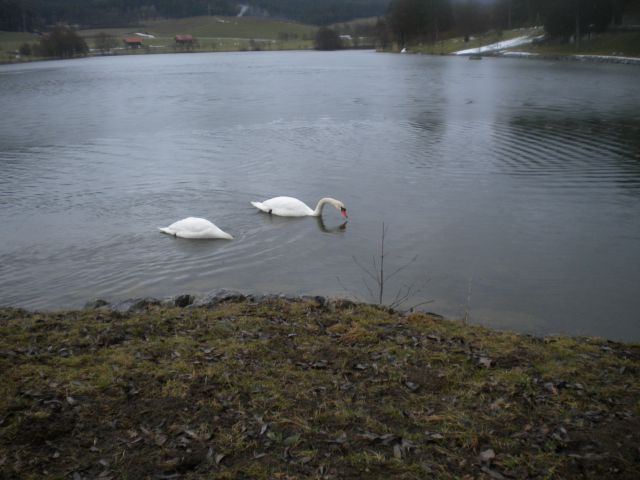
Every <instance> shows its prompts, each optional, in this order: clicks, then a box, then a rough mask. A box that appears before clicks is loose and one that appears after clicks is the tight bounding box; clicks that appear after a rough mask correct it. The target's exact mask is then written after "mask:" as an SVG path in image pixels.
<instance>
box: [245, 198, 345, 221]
mask: <svg viewBox="0 0 640 480" xmlns="http://www.w3.org/2000/svg"><path fill="white" fill-rule="evenodd" d="M327 204H328V205H333V206H334V207H335V208H336V209H337V210H339V211H340V215H342V216H343V217H344V218H347V209H346V207H345V206H344V203H342V202H341V201H340V200H336V199H335V198H330V197H325V198H321V199H320V201H319V202H318V205H316V209H315V210H312V209H311V208H309V207H308V206H307V205H306V204H305V203H304V202H302V201H300V200H298V199H297V198H293V197H274V198H270V199H269V200H265V201H264V202H251V205H253V206H254V207H256V208H257V209H258V210H261V211H263V212H266V213H268V214H270V215H278V216H280V217H319V216H320V215H322V209H323V208H324V206H325V205H327Z"/></svg>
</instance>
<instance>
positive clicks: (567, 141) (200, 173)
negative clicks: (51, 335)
mask: <svg viewBox="0 0 640 480" xmlns="http://www.w3.org/2000/svg"><path fill="white" fill-rule="evenodd" d="M0 104H2V106H3V114H2V116H0V234H1V237H2V242H0V302H1V303H3V304H9V305H20V306H25V307H31V308H58V307H69V306H81V305H83V304H84V303H85V302H86V301H87V300H89V299H92V298H95V297H106V298H108V299H114V300H115V299H123V298H128V297H134V296H146V295H153V296H169V295H173V294H177V293H202V292H206V291H209V290H212V289H214V288H220V287H225V288H238V289H242V290H245V291H256V292H287V293H292V294H297V293H304V294H306V293H313V294H325V295H344V294H345V289H344V288H343V286H346V287H347V289H348V290H350V291H353V292H354V293H356V294H357V295H359V296H360V297H363V298H364V297H367V296H368V292H367V291H366V288H365V287H364V286H363V283H362V271H361V269H359V268H358V266H357V265H356V264H355V262H354V261H353V258H354V257H356V258H358V259H367V260H368V259H372V258H375V257H376V255H378V254H379V242H380V227H381V225H382V223H383V222H384V223H385V225H388V226H389V232H388V235H387V237H386V239H385V242H386V243H385V249H387V248H388V252H387V256H386V257H385V265H387V266H388V267H389V270H388V271H390V272H391V271H394V269H396V268H398V267H399V266H401V265H405V264H409V265H408V267H407V268H406V269H404V270H402V272H401V275H398V276H397V277H395V278H394V279H392V281H391V282H390V284H389V285H388V291H389V292H395V291H398V289H400V288H406V286H412V285H425V284H426V285H428V286H427V288H424V289H422V291H421V292H420V293H419V294H417V295H416V296H414V297H413V298H411V299H409V302H408V304H416V303H420V302H421V301H425V300H429V299H434V302H433V303H432V304H430V305H429V309H432V310H434V311H438V312H440V313H443V314H445V315H448V316H452V317H461V316H462V315H463V313H464V312H465V311H466V310H468V311H469V312H470V316H471V320H472V321H475V322H478V323H483V324H487V325H494V326H499V327H502V328H512V329H517V330H521V331H528V332H536V333H549V332H569V333H574V334H599V335H603V336H608V337H614V338H622V339H636V340H637V339H640V322H639V321H638V320H637V319H636V318H637V315H636V312H637V311H638V310H639V309H640V299H639V298H638V296H637V294H636V289H637V285H638V284H640V269H639V268H638V265H640V222H638V220H637V219H638V212H639V211H640V195H639V193H640V114H639V113H638V112H640V108H639V107H640V95H639V93H638V89H637V68H636V67H633V66H617V65H588V64H564V63H561V62H556V63H547V62H537V61H518V60H507V59H486V61H483V62H468V61H465V59H458V58H448V57H421V56H404V55H403V56H399V55H385V54H375V53H372V52H339V53H331V54H325V53H319V52H283V53H279V52H269V53H266V52H260V53H249V52H245V53H242V54H223V53H219V54H194V55H153V56H142V57H138V56H132V57H109V58H91V59H82V60H74V61H60V62H46V63H40V64H35V63H34V64H30V65H6V66H0ZM277 195H291V196H294V197H297V198H300V199H302V200H303V201H305V202H307V203H309V202H311V203H313V202H314V200H315V199H317V198H321V197H325V196H332V197H335V198H340V199H342V200H344V201H345V203H346V204H347V206H348V208H349V223H348V225H347V223H346V222H344V223H341V222H342V218H341V217H340V215H339V213H337V212H335V211H333V209H325V212H324V215H323V217H321V218H316V219H314V218H299V219H292V218H280V217H274V216H269V215H264V214H261V213H258V212H256V211H255V209H254V208H253V207H251V205H250V204H249V202H250V201H251V200H255V199H256V198H270V197H273V196H277ZM187 216H196V217H203V218H207V219H209V220H211V221H212V222H214V223H215V224H216V225H218V226H220V228H222V229H223V230H225V231H228V232H229V233H230V234H232V235H233V236H234V238H235V240H233V241H231V242H215V241H213V242H204V241H203V242H192V241H188V240H181V239H174V238H171V237H168V236H166V235H161V234H160V233H158V231H157V227H159V226H162V225H168V224H170V223H172V222H173V221H175V220H176V219H179V218H184V217H187ZM415 256H417V259H416V260H415V261H412V259H413V258H414V257H415ZM363 261H366V260H363ZM338 279H339V280H338ZM470 292H472V294H471V295H469V293H470ZM387 300H388V301H392V300H393V299H387Z"/></svg>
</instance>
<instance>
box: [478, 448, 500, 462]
mask: <svg viewBox="0 0 640 480" xmlns="http://www.w3.org/2000/svg"><path fill="white" fill-rule="evenodd" d="M478 458H479V459H480V461H481V462H482V463H491V460H493V459H494V458H496V452H494V451H493V448H488V449H486V450H483V451H482V452H480V455H478Z"/></svg>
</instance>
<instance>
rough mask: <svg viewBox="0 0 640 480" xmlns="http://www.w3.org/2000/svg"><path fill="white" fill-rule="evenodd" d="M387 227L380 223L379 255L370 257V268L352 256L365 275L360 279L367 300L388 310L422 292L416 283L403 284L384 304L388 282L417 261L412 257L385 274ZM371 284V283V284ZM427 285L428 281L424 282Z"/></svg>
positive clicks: (412, 307) (414, 305) (411, 307)
mask: <svg viewBox="0 0 640 480" xmlns="http://www.w3.org/2000/svg"><path fill="white" fill-rule="evenodd" d="M387 230H388V226H385V224H384V222H383V223H382V233H381V239H380V255H379V256H375V255H374V256H372V258H371V266H370V267H367V266H366V265H363V264H362V262H360V261H359V260H358V258H357V257H356V256H355V255H353V256H352V258H353V261H354V263H355V264H356V265H357V266H358V268H360V270H362V271H363V272H364V273H365V276H364V277H363V278H362V283H363V284H364V286H365V288H366V289H367V292H368V294H369V298H370V300H371V301H373V302H376V303H377V304H378V305H387V306H388V307H389V308H399V307H401V306H402V305H403V304H405V303H406V302H407V301H409V300H410V299H411V298H413V297H415V296H416V295H418V294H420V293H421V292H422V290H421V289H420V288H417V287H416V283H415V282H413V283H409V284H407V283H405V284H403V285H402V286H401V287H400V288H398V290H397V291H396V293H395V295H394V297H393V300H391V301H390V302H389V303H385V302H384V299H385V287H387V286H388V285H389V281H390V280H391V279H392V278H394V277H396V276H397V275H398V274H399V273H400V272H402V271H403V270H404V269H406V268H407V267H409V266H410V265H412V264H414V263H415V262H416V260H417V259H418V255H414V256H413V258H412V259H411V260H409V261H408V262H406V263H404V264H402V265H401V266H399V267H397V268H396V269H395V270H393V271H392V272H391V273H387V272H385V259H386V258H387V255H388V254H387V252H386V251H385V240H386V234H387ZM338 282H339V283H340V285H341V286H342V288H344V290H345V291H347V292H348V293H349V294H351V295H353V296H354V297H355V298H356V299H358V300H361V299H360V298H359V297H358V295H356V294H354V293H353V292H352V291H351V290H350V289H348V288H346V287H345V286H344V285H343V284H342V282H341V281H340V278H338ZM372 282H373V283H372ZM425 283H428V280H427V281H426V282H425ZM432 301H433V300H427V301H423V302H419V303H416V304H413V305H411V306H410V307H407V310H413V309H414V308H416V307H419V306H421V305H425V304H427V303H431V302H432Z"/></svg>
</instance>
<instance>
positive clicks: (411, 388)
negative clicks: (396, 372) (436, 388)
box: [404, 382, 420, 392]
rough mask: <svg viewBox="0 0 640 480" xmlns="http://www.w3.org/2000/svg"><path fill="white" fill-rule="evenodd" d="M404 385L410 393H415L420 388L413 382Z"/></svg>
mask: <svg viewBox="0 0 640 480" xmlns="http://www.w3.org/2000/svg"><path fill="white" fill-rule="evenodd" d="M404 384H405V385H406V386H407V388H408V389H409V390H411V391H412V392H415V391H417V390H418V389H419V388H420V385H418V384H417V383H413V382H404Z"/></svg>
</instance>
